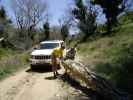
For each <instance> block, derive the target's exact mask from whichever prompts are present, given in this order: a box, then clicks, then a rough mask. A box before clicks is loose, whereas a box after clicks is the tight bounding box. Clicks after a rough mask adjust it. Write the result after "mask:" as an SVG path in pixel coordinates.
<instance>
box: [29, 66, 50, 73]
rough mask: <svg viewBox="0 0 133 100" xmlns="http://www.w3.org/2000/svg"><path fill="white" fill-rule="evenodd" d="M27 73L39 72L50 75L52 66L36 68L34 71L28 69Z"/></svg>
mask: <svg viewBox="0 0 133 100" xmlns="http://www.w3.org/2000/svg"><path fill="white" fill-rule="evenodd" d="M26 72H28V73H30V72H37V73H48V72H52V67H51V66H35V67H34V69H31V68H29V69H27V70H26Z"/></svg>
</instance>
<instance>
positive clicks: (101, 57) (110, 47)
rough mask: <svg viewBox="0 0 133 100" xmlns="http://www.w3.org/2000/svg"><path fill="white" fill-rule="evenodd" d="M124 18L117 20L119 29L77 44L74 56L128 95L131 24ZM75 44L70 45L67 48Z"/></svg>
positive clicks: (132, 90) (132, 52)
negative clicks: (76, 52) (77, 56)
mask: <svg viewBox="0 0 133 100" xmlns="http://www.w3.org/2000/svg"><path fill="white" fill-rule="evenodd" d="M128 14H129V13H127V14H125V15H122V16H121V17H119V23H120V24H121V26H120V27H115V28H113V29H112V30H113V31H112V33H111V34H110V35H102V33H104V32H103V30H102V31H101V32H100V33H98V34H99V35H94V36H91V37H90V38H88V39H87V41H86V42H82V43H80V44H79V46H78V54H79V56H80V58H81V60H82V62H83V63H84V64H86V65H87V67H88V68H89V69H91V70H92V71H94V72H95V73H97V74H99V75H101V76H102V77H104V78H105V79H107V80H109V81H110V82H111V83H112V84H113V85H114V86H115V87H117V88H118V89H119V90H121V91H125V92H128V93H131V94H132V93H133V87H132V82H133V79H132V76H133V74H132V72H133V68H132V65H133V21H132V19H131V18H132V16H129V15H128ZM130 14H131V12H130ZM132 14H133V13H132ZM103 27H104V26H103ZM100 30H101V26H100ZM104 31H105V30H104ZM75 43H76V42H75V41H73V42H71V45H73V44H75Z"/></svg>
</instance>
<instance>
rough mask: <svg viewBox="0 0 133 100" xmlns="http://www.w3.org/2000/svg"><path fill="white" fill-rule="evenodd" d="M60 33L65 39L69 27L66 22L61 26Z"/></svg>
mask: <svg viewBox="0 0 133 100" xmlns="http://www.w3.org/2000/svg"><path fill="white" fill-rule="evenodd" d="M61 35H62V38H63V40H65V39H66V38H67V37H68V35H69V28H68V26H67V25H66V24H64V25H62V26H61Z"/></svg>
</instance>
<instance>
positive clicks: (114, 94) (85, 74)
mask: <svg viewBox="0 0 133 100" xmlns="http://www.w3.org/2000/svg"><path fill="white" fill-rule="evenodd" d="M62 64H63V66H64V68H65V71H66V73H67V74H68V75H69V76H70V77H71V78H73V79H74V80H76V81H78V82H79V83H80V84H81V85H86V87H87V88H90V89H92V90H93V91H96V92H98V93H100V94H102V95H103V96H105V97H109V98H110V99H111V100H129V98H128V95H127V93H122V92H120V91H118V90H117V89H116V88H115V87H113V86H112V85H111V84H110V82H109V81H107V80H106V79H104V78H103V77H101V76H99V75H97V74H96V73H94V72H91V71H90V70H88V68H87V67H85V66H84V65H83V64H82V63H79V62H76V61H74V60H66V61H64V62H63V63H62Z"/></svg>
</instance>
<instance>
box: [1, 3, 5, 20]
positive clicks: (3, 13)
mask: <svg viewBox="0 0 133 100" xmlns="http://www.w3.org/2000/svg"><path fill="white" fill-rule="evenodd" d="M0 18H3V19H5V18H6V11H5V9H4V7H3V6H2V7H1V9H0Z"/></svg>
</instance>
